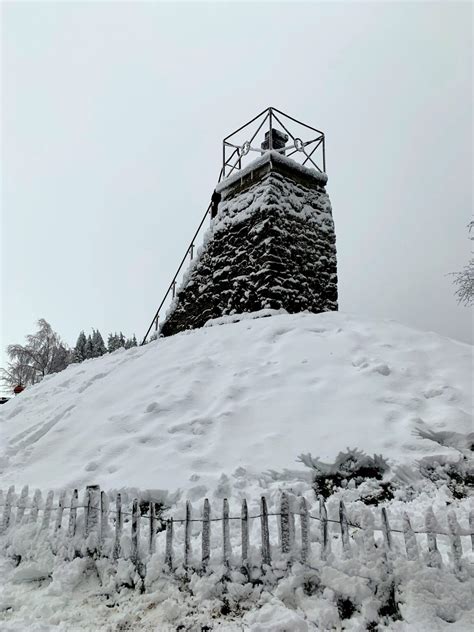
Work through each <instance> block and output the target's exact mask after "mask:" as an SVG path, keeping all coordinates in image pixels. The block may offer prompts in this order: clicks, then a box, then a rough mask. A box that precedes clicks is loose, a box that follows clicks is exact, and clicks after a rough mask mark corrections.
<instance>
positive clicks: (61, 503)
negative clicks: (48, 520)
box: [54, 491, 66, 533]
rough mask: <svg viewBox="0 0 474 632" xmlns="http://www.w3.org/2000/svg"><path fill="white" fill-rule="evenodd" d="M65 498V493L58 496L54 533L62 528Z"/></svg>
mask: <svg viewBox="0 0 474 632" xmlns="http://www.w3.org/2000/svg"><path fill="white" fill-rule="evenodd" d="M65 496H66V492H65V491H62V492H61V493H60V495H59V500H58V508H57V510H56V520H55V522H54V533H57V532H58V531H59V530H60V529H61V526H62V520H63V511H64V498H65Z"/></svg>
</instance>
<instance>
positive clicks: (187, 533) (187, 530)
mask: <svg viewBox="0 0 474 632" xmlns="http://www.w3.org/2000/svg"><path fill="white" fill-rule="evenodd" d="M191 516H192V507H191V502H190V501H189V500H187V501H186V519H185V521H184V568H188V567H189V562H190V559H191Z"/></svg>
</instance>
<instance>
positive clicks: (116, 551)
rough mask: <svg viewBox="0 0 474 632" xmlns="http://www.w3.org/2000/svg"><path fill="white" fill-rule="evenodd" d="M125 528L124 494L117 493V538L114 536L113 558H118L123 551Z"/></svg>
mask: <svg viewBox="0 0 474 632" xmlns="http://www.w3.org/2000/svg"><path fill="white" fill-rule="evenodd" d="M122 529H123V515H122V494H117V496H116V497H115V538H114V550H113V558H114V560H118V559H119V557H120V555H121V553H122V545H121V544H120V541H121V539H122Z"/></svg>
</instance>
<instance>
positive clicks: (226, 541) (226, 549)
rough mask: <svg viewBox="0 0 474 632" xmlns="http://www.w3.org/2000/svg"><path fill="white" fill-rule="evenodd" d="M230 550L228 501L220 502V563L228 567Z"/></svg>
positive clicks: (225, 499)
mask: <svg viewBox="0 0 474 632" xmlns="http://www.w3.org/2000/svg"><path fill="white" fill-rule="evenodd" d="M231 555H232V549H231V546H230V524H229V501H228V500H227V498H224V500H223V502H222V563H223V564H224V566H227V567H229V564H230V556H231Z"/></svg>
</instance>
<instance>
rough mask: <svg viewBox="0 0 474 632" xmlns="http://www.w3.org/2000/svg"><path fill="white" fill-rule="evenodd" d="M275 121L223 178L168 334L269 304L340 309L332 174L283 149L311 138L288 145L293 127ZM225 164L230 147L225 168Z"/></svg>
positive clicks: (246, 146)
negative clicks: (329, 180)
mask: <svg viewBox="0 0 474 632" xmlns="http://www.w3.org/2000/svg"><path fill="white" fill-rule="evenodd" d="M269 110H272V109H271V108H270V109H269ZM276 112H278V110H276ZM271 125H272V121H270V130H269V132H267V133H266V134H265V140H264V141H263V142H262V144H261V145H260V147H259V148H258V153H259V154H260V155H259V156H258V157H257V158H256V159H255V160H253V161H251V162H250V163H249V164H248V165H247V166H245V167H242V166H241V163H242V157H243V156H244V155H246V154H248V152H249V149H251V147H250V143H244V145H243V146H242V147H241V148H239V151H238V152H237V159H238V160H237V163H236V164H237V168H235V167H234V169H233V174H232V175H229V176H228V177H224V178H223V179H222V180H221V182H220V183H219V184H218V186H217V188H216V191H215V192H214V195H213V211H211V213H212V215H213V218H212V220H211V226H210V228H209V230H208V232H207V233H206V235H205V237H204V243H203V246H202V247H201V249H200V250H199V251H198V254H197V256H196V258H195V259H194V260H193V261H192V263H191V266H190V268H189V270H188V271H187V273H186V275H185V277H184V280H183V283H182V285H181V287H180V288H179V289H178V292H177V294H176V296H175V298H174V301H173V303H172V305H171V308H170V309H169V311H168V314H167V316H166V319H165V321H164V322H163V324H162V326H161V328H160V332H161V334H162V335H164V336H169V335H171V334H175V333H177V332H179V331H183V330H185V329H194V328H196V327H202V326H203V325H204V324H205V323H206V321H208V320H209V319H211V318H217V317H220V316H225V315H232V314H236V313H237V314H238V313H242V312H255V311H259V310H262V309H267V308H271V309H281V308H283V309H285V310H287V311H288V312H290V313H296V312H302V311H305V310H307V311H310V312H326V311H335V310H337V263H336V238H335V232H334V222H333V218H332V212H331V204H330V201H329V197H328V195H327V193H326V189H325V186H326V183H327V175H326V174H325V173H324V172H323V171H322V170H320V169H319V168H309V167H306V166H302V165H301V164H299V163H298V162H297V161H296V160H294V159H292V158H290V157H288V156H287V155H285V154H286V153H293V154H294V153H295V151H297V150H298V148H299V151H304V147H305V144H304V143H303V142H302V141H301V140H300V139H299V138H296V139H294V143H293V144H291V145H289V146H287V145H286V143H287V141H288V135H287V134H284V133H282V132H281V131H279V130H278V129H275V128H273V127H272V126H271ZM285 129H286V128H285ZM321 138H322V139H323V141H324V135H323V136H322V137H321ZM316 140H317V139H316ZM224 142H225V141H224ZM307 144H309V143H307ZM231 147H234V145H231ZM294 148H295V149H294ZM301 148H302V149H301ZM289 150H293V151H292V152H291V151H289ZM254 151H256V150H255V149H254ZM304 153H305V155H306V156H308V154H307V153H306V152H304ZM305 162H306V160H305ZM311 162H312V163H313V164H315V163H314V162H313V161H312V160H311ZM225 166H226V163H225V154H224V174H225ZM238 167H240V169H239V168H238Z"/></svg>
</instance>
